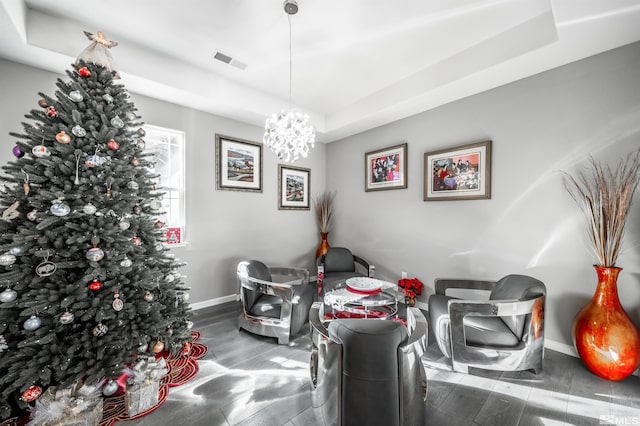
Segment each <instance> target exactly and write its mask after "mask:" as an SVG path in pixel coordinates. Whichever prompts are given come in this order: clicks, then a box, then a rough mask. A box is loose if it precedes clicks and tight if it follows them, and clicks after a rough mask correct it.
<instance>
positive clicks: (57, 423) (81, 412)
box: [30, 388, 103, 426]
mask: <svg viewBox="0 0 640 426" xmlns="http://www.w3.org/2000/svg"><path fill="white" fill-rule="evenodd" d="M60 404H62V405H63V409H62V411H60V410H59V407H58V406H59V405H60ZM54 405H55V406H56V408H55V409H52V406H54ZM102 411H103V405H102V398H101V397H99V396H98V394H95V393H94V394H84V395H77V394H71V390H70V389H64V390H61V391H57V392H56V391H55V390H53V389H52V388H49V389H48V390H47V391H46V392H45V393H44V394H42V396H41V397H40V398H39V399H38V400H37V402H36V408H35V414H34V416H33V418H32V422H31V423H30V424H34V425H35V424H37V425H39V426H98V425H99V424H100V421H101V420H102Z"/></svg>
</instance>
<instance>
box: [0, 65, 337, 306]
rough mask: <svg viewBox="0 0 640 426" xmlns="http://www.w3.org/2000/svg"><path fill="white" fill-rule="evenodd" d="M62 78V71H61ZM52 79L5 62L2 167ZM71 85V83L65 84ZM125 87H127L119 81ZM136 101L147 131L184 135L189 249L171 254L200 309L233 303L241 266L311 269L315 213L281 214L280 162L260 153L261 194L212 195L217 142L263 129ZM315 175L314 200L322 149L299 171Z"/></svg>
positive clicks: (250, 136) (0, 104) (320, 183)
mask: <svg viewBox="0 0 640 426" xmlns="http://www.w3.org/2000/svg"><path fill="white" fill-rule="evenodd" d="M61 71H63V70H61ZM58 77H60V76H59V75H57V74H53V73H50V72H47V71H43V70H39V69H36V68H32V67H28V66H24V65H21V64H17V63H14V62H9V61H6V60H2V59H0V93H2V94H3V96H2V99H1V100H0V120H1V121H0V135H3V136H2V140H4V145H3V146H4V149H2V150H0V164H5V163H6V162H7V161H9V160H12V159H14V157H13V155H12V153H11V148H12V147H13V145H14V143H15V139H14V138H11V137H10V136H8V133H9V132H10V131H21V130H22V126H21V125H20V123H21V122H23V121H25V119H24V114H26V113H27V112H29V111H30V110H31V109H33V108H39V107H38V105H37V101H38V99H39V96H38V92H44V93H47V94H51V95H53V93H54V92H55V89H56V87H55V82H56V79H57V78H58ZM65 78H66V76H65ZM121 83H122V84H124V85H125V86H126V84H127V82H126V80H123V81H121ZM132 100H133V102H134V103H135V105H136V107H137V108H138V111H139V113H140V114H141V116H142V118H143V120H144V121H145V122H146V123H148V124H153V125H157V126H162V127H169V128H173V129H178V130H182V131H184V132H185V133H186V145H187V146H186V154H187V158H186V169H187V170H186V203H187V205H186V215H187V225H186V227H187V229H186V234H187V235H186V238H187V241H188V244H187V245H186V247H179V248H173V249H172V251H173V253H175V256H176V258H178V259H179V260H181V261H184V262H186V263H187V266H186V267H184V268H182V269H181V272H182V273H183V274H185V275H187V284H188V285H189V286H190V287H191V292H190V301H191V302H192V303H193V304H194V305H195V306H196V307H199V306H204V305H207V304H211V303H217V302H220V301H224V300H228V299H231V297H228V296H232V295H234V294H235V293H237V287H236V280H235V267H236V264H237V262H238V261H239V260H240V259H242V258H255V259H261V260H263V261H264V262H266V263H267V264H271V265H274V266H284V265H288V266H298V267H306V268H312V267H313V266H314V260H315V259H314V256H315V250H316V248H317V246H318V244H319V243H320V238H319V233H318V229H317V226H316V223H315V218H314V215H313V209H311V210H308V211H306V210H305V211H301V210H293V211H292V210H278V188H277V184H278V175H277V170H278V161H277V158H276V157H275V156H274V155H273V153H271V151H269V150H268V149H267V150H263V157H264V163H263V192H262V193H249V192H237V191H218V190H216V189H215V149H214V148H215V134H216V133H220V134H223V135H228V136H234V137H238V138H242V139H247V140H251V141H257V142H260V141H262V134H263V129H262V128H260V127H257V126H250V125H246V124H243V123H240V122H237V121H233V120H227V119H224V118H221V117H218V116H214V115H211V114H207V113H203V112H200V111H196V110H193V109H190V108H185V107H182V106H179V105H175V104H170V103H167V102H162V101H158V100H155V99H151V98H148V97H144V96H139V95H136V94H135V93H132ZM295 166H299V167H306V168H309V169H311V178H310V183H311V195H312V197H315V196H316V195H318V194H320V193H321V192H322V191H323V190H324V184H325V145H322V144H316V147H315V148H314V149H313V151H312V154H311V155H310V156H309V157H308V158H307V159H303V160H299V161H297V162H296V163H295Z"/></svg>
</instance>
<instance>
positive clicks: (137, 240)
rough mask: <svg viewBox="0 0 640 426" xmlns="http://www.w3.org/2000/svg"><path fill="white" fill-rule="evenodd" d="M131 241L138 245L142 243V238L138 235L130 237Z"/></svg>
mask: <svg viewBox="0 0 640 426" xmlns="http://www.w3.org/2000/svg"><path fill="white" fill-rule="evenodd" d="M131 242H132V243H133V245H134V246H136V247H140V246H141V245H142V240H141V239H140V238H138V237H133V238H131Z"/></svg>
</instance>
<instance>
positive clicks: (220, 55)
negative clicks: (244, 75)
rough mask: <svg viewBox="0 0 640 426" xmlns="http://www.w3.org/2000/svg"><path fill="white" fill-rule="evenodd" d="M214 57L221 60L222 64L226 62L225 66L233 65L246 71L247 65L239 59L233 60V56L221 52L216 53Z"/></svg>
mask: <svg viewBox="0 0 640 426" xmlns="http://www.w3.org/2000/svg"><path fill="white" fill-rule="evenodd" d="M213 57H214V58H215V59H217V60H219V61H220V62H224V63H225V64H228V65H232V66H234V67H236V68H239V69H241V70H244V69H245V68H247V64H245V63H244V62H240V61H238V60H237V59H233V58H232V57H231V56H229V55H227V54H224V53H222V52H220V51H218V52H216V54H215V55H213Z"/></svg>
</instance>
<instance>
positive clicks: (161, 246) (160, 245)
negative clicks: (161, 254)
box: [155, 241, 164, 251]
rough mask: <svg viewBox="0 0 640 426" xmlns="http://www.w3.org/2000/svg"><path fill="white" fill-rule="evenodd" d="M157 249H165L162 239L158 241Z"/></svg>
mask: <svg viewBox="0 0 640 426" xmlns="http://www.w3.org/2000/svg"><path fill="white" fill-rule="evenodd" d="M155 249H156V251H162V250H164V244H162V243H161V242H160V241H158V242H157V243H156V245H155Z"/></svg>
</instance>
